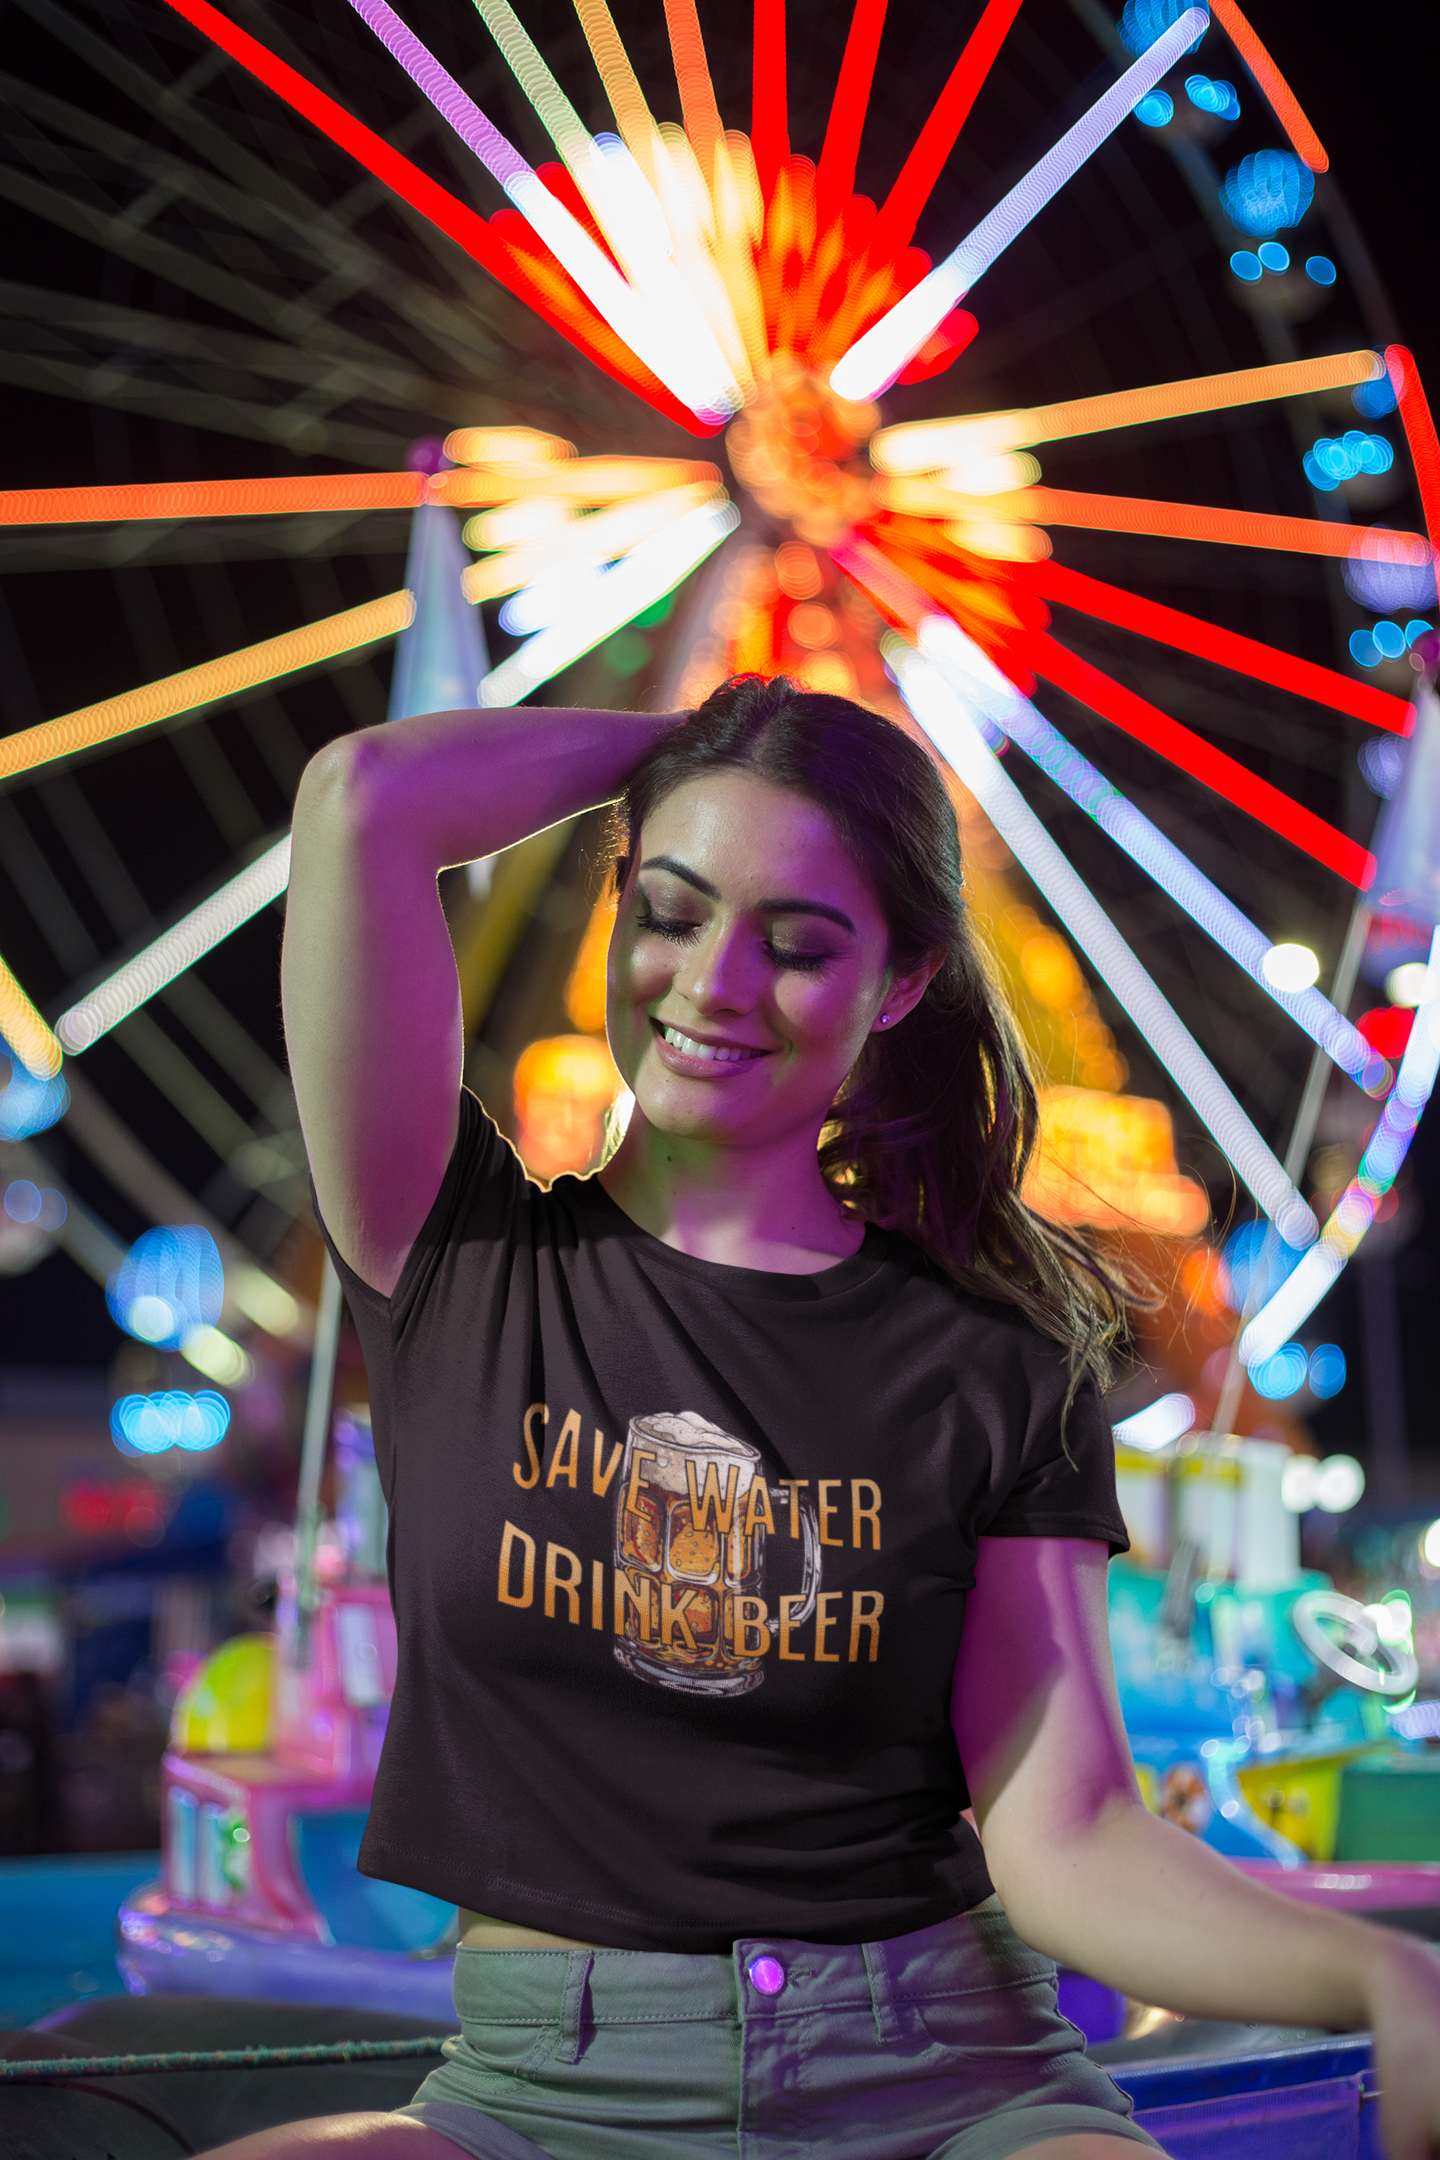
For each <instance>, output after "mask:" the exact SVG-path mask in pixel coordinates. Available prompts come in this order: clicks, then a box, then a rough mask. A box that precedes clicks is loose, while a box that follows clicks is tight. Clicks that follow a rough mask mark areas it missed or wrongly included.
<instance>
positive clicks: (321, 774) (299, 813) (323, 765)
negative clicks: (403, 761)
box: [293, 728, 387, 843]
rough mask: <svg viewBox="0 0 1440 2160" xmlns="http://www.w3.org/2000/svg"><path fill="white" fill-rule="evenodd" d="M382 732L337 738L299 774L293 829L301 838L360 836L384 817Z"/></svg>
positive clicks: (364, 730) (365, 730) (374, 730)
mask: <svg viewBox="0 0 1440 2160" xmlns="http://www.w3.org/2000/svg"><path fill="white" fill-rule="evenodd" d="M380 737H381V730H380V729H379V728H362V729H361V730H360V731H359V732H358V733H357V734H354V735H337V736H336V737H335V739H334V740H333V742H328V743H326V745H325V747H324V748H323V749H322V750H317V751H316V753H315V755H314V757H312V758H311V760H310V762H309V764H308V765H307V766H306V767H305V770H304V772H303V773H302V774H301V776H300V786H299V788H298V789H297V791H296V795H295V810H294V818H293V826H294V831H295V835H296V838H297V840H299V841H301V842H302V843H303V841H304V840H305V839H306V838H307V837H308V836H309V835H311V834H319V833H321V832H324V833H327V834H331V835H333V834H335V833H337V832H339V833H342V834H345V835H347V836H349V837H351V838H357V837H359V836H360V835H362V834H363V833H364V832H366V831H367V830H368V829H369V828H370V827H371V826H372V825H373V824H374V823H375V821H376V818H377V817H378V816H379V815H380V814H381V812H382V810H383V806H384V801H385V796H386V792H387V790H386V786H385V766H386V759H385V755H384V749H383V746H382V743H381V740H380Z"/></svg>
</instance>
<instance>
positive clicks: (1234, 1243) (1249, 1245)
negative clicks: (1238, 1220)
mask: <svg viewBox="0 0 1440 2160" xmlns="http://www.w3.org/2000/svg"><path fill="white" fill-rule="evenodd" d="M1367 1040H1368V1037H1367ZM1224 1258H1225V1267H1226V1271H1227V1276H1228V1288H1227V1293H1226V1294H1227V1296H1228V1298H1229V1301H1230V1305H1231V1308H1232V1310H1233V1311H1235V1312H1243V1310H1244V1309H1245V1306H1246V1304H1247V1302H1248V1303H1249V1305H1250V1306H1251V1307H1252V1308H1253V1307H1254V1306H1256V1305H1262V1304H1264V1303H1265V1302H1266V1301H1267V1300H1268V1299H1269V1298H1271V1297H1273V1296H1274V1294H1275V1292H1276V1291H1277V1290H1278V1289H1279V1287H1280V1285H1281V1283H1282V1282H1284V1281H1285V1279H1286V1277H1287V1276H1288V1275H1289V1274H1290V1273H1291V1271H1292V1270H1293V1269H1294V1268H1295V1267H1296V1265H1297V1264H1298V1262H1299V1259H1300V1247H1299V1246H1297V1245H1287V1244H1286V1243H1285V1240H1284V1239H1283V1238H1282V1237H1281V1236H1280V1234H1279V1232H1278V1231H1276V1230H1272V1229H1271V1227H1270V1225H1269V1224H1268V1223H1264V1222H1248V1223H1242V1224H1241V1226H1240V1228H1239V1229H1238V1230H1236V1231H1234V1232H1232V1234H1231V1235H1230V1236H1229V1237H1228V1238H1227V1239H1226V1241H1225V1245H1224Z"/></svg>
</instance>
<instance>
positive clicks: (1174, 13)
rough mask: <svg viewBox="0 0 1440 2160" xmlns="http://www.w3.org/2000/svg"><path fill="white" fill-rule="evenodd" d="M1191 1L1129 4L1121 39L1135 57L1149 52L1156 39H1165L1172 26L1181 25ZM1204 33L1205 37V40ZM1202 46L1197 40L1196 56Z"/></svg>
mask: <svg viewBox="0 0 1440 2160" xmlns="http://www.w3.org/2000/svg"><path fill="white" fill-rule="evenodd" d="M1190 4H1191V0H1125V6H1124V10H1123V12H1122V13H1121V16H1120V21H1119V24H1118V28H1119V31H1120V35H1121V37H1122V38H1123V39H1124V41H1125V43H1126V44H1127V45H1128V46H1129V48H1130V50H1131V52H1132V53H1137V54H1138V53H1143V52H1149V50H1150V47H1151V46H1152V45H1153V44H1154V43H1155V40H1156V38H1158V37H1163V36H1164V34H1165V32H1166V31H1167V30H1168V29H1169V28H1170V25H1171V24H1172V23H1177V22H1179V20H1180V17H1181V16H1182V15H1183V14H1184V13H1185V10H1186V9H1187V7H1189V6H1190ZM1204 34H1205V33H1204V32H1203V31H1202V32H1201V34H1200V35H1201V37H1203V36H1204ZM1199 43H1200V38H1196V40H1195V44H1194V45H1192V46H1191V47H1190V50H1191V52H1194V51H1195V50H1196V48H1197V47H1198V45H1199Z"/></svg>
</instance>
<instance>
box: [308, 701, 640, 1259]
mask: <svg viewBox="0 0 1440 2160" xmlns="http://www.w3.org/2000/svg"><path fill="white" fill-rule="evenodd" d="M681 717H683V716H682V715H680V714H676V713H667V714H660V715H653V714H640V713H607V712H565V711H547V710H544V709H540V710H537V711H534V712H530V711H524V710H519V709H513V710H511V709H497V710H495V711H493V712H453V713H428V714H425V715H423V716H422V717H420V718H418V719H413V720H397V721H395V722H393V723H391V724H390V725H388V726H385V727H377V728H366V729H364V730H363V731H362V732H361V733H359V734H356V735H349V736H341V737H340V738H339V739H338V740H337V741H335V742H332V743H330V744H329V745H327V747H326V748H325V749H324V750H322V751H321V752H320V754H319V756H318V757H316V758H313V759H312V760H311V762H310V764H309V766H308V767H307V768H306V771H305V774H304V777H303V779H302V780H301V783H300V792H299V795H298V797H297V799H296V804H295V819H294V856H293V861H292V865H291V875H290V893H289V899H288V902H287V906H286V916H285V955H284V965H283V989H284V1002H285V1035H286V1041H287V1044H288V1047H289V1053H290V1070H291V1074H292V1077H293V1079H294V1083H295V1094H296V1099H297V1102H298V1104H299V1108H300V1119H301V1124H302V1125H303V1127H304V1132H305V1143H306V1147H307V1149H308V1151H309V1155H310V1165H311V1169H312V1171H313V1173H314V1177H315V1187H316V1191H317V1193H318V1195H319V1200H320V1208H321V1212H322V1214H323V1216H324V1218H325V1222H326V1224H327V1226H328V1228H329V1230H330V1234H331V1236H332V1237H333V1238H334V1239H335V1242H336V1245H337V1246H338V1248H339V1250H340V1251H341V1252H342V1253H343V1254H344V1256H345V1258H346V1260H347V1261H348V1262H349V1263H350V1265H351V1266H352V1267H353V1268H354V1269H355V1270H356V1272H357V1273H358V1274H359V1275H360V1276H361V1277H362V1278H363V1279H364V1280H365V1281H366V1282H368V1283H370V1284H372V1285H373V1287H374V1288H375V1289H377V1290H382V1291H384V1292H386V1293H388V1292H389V1291H390V1290H392V1289H393V1288H394V1285H395V1283H396V1280H397V1279H398V1277H399V1274H400V1270H401V1268H402V1266H403V1265H404V1262H405V1257H406V1254H407V1253H408V1252H409V1250H410V1247H411V1245H412V1244H413V1242H414V1239H415V1236H416V1234H417V1232H418V1231H419V1229H420V1226H421V1224H422V1223H423V1222H424V1220H425V1217H426V1215H427V1214H428V1213H429V1211H430V1208H431V1206H432V1204H433V1202H434V1199H435V1195H436V1193H437V1192H438V1191H439V1189H440V1183H441V1180H442V1178H443V1177H444V1174H445V1166H446V1164H447V1162H448V1161H449V1158H450V1151H451V1149H452V1147H453V1146H454V1141H455V1129H456V1119H457V1115H458V1103H459V1095H460V1076H461V1068H462V1063H463V1057H464V1041H463V1030H462V1024H461V1014H460V991H459V984H458V981H457V978H456V973H455V959H454V954H453V952H452V950H451V946H450V935H449V931H448V929H447V928H446V923H445V916H444V913H443V910H442V909H441V906H440V899H439V893H438V890H437V886H436V877H437V874H438V873H439V871H441V870H442V869H444V868H446V867H447V866H448V865H451V864H456V863H464V862H471V861H473V860H475V858H476V857H478V856H482V855H491V854H494V853H495V852H496V851H497V850H498V849H500V848H505V847H509V846H510V845H511V844H512V843H513V842H515V841H517V840H521V839H523V838H524V837H525V836H526V835H527V834H529V833H532V832H537V831H539V830H541V829H542V828H543V827H544V826H547V825H551V824H554V823H555V821H556V820H557V819H559V818H564V817H570V816H573V815H574V814H575V813H576V812H577V811H581V810H587V809H590V808H591V807H593V806H594V805H596V804H598V803H603V802H606V801H609V800H610V799H612V798H613V797H614V796H615V795H616V794H618V793H619V791H620V789H621V787H622V786H623V784H624V781H625V779H626V776H627V775H628V774H629V772H630V771H631V770H632V768H633V767H634V766H635V765H636V764H637V763H638V761H639V760H640V758H641V757H643V756H644V754H645V752H646V751H647V750H648V749H650V747H651V746H652V744H654V743H655V742H656V741H658V740H659V738H660V736H661V735H663V734H664V733H665V732H666V730H667V729H668V728H670V727H673V726H674V725H675V724H676V722H677V720H679V719H680V718H681Z"/></svg>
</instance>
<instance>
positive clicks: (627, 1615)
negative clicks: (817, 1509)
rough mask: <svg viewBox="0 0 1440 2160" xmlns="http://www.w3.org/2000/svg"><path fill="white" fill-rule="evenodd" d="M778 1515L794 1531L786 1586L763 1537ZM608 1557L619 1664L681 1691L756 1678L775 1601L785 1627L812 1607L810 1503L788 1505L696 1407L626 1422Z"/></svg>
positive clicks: (815, 1550)
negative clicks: (795, 1524) (789, 1587)
mask: <svg viewBox="0 0 1440 2160" xmlns="http://www.w3.org/2000/svg"><path fill="white" fill-rule="evenodd" d="M787 1515H790V1519H791V1520H795V1519H797V1518H798V1521H799V1525H800V1532H801V1534H800V1539H799V1551H798V1553H797V1554H796V1555H795V1556H794V1562H795V1566H794V1574H793V1576H792V1581H794V1580H795V1578H796V1577H798V1582H796V1585H795V1588H794V1589H793V1591H792V1592H791V1594H789V1595H788V1596H787V1595H783V1594H782V1592H781V1590H780V1588H779V1586H778V1584H777V1582H776V1580H775V1578H776V1577H777V1575H779V1574H780V1573H781V1571H782V1570H784V1568H785V1565H786V1560H787V1558H788V1557H789V1556H788V1555H786V1554H785V1553H784V1551H783V1544H782V1545H780V1546H779V1548H778V1549H777V1543H776V1541H775V1540H773V1539H768V1540H767V1536H766V1518H767V1516H768V1517H769V1519H770V1521H771V1522H772V1523H775V1524H779V1523H781V1522H782V1521H784V1520H785V1518H786V1516H787ZM785 1542H788V1540H787V1541H785ZM767 1548H768V1549H767ZM615 1567H616V1570H617V1575H616V1594H617V1601H618V1605H619V1607H620V1609H621V1610H622V1611H623V1615H624V1618H623V1626H622V1627H621V1628H620V1630H619V1640H618V1642H617V1643H616V1645H615V1655H616V1657H617V1658H618V1659H619V1661H620V1663H621V1664H622V1665H623V1666H624V1667H625V1669H626V1670H627V1672H631V1673H633V1674H634V1675H635V1677H636V1679H637V1680H648V1681H650V1682H652V1683H653V1684H654V1685H656V1686H658V1687H668V1688H679V1689H682V1690H684V1691H685V1692H686V1693H687V1694H702V1695H743V1694H745V1693H746V1692H747V1690H748V1689H750V1688H756V1687H759V1686H760V1684H761V1682H762V1681H763V1680H764V1678H765V1670H764V1659H765V1653H766V1651H767V1650H768V1649H769V1647H770V1645H771V1643H772V1642H773V1640H774V1637H775V1632H776V1629H777V1627H778V1625H779V1622H780V1619H781V1617H782V1608H783V1617H784V1619H785V1621H786V1624H787V1625H788V1626H789V1627H791V1628H797V1627H800V1626H802V1625H803V1624H804V1622H805V1621H807V1620H809V1619H810V1618H811V1617H812V1616H813V1614H814V1611H815V1595H816V1592H817V1590H818V1589H819V1585H820V1547H819V1538H818V1535H817V1531H816V1524H815V1517H814V1512H813V1510H812V1509H811V1508H810V1507H809V1506H808V1504H807V1503H806V1502H805V1500H804V1498H803V1496H802V1498H801V1504H800V1507H799V1508H798V1510H796V1511H794V1513H793V1514H792V1513H791V1511H790V1504H789V1500H788V1498H787V1497H786V1495H785V1494H784V1493H782V1492H775V1493H774V1494H772V1493H771V1491H770V1489H769V1486H768V1485H767V1483H766V1480H765V1474H764V1467H763V1465H762V1463H761V1459H760V1451H759V1449H758V1448H754V1447H752V1446H751V1445H750V1443H749V1441H748V1440H738V1439H736V1437H735V1436H734V1434H733V1433H727V1432H722V1431H721V1429H720V1427H719V1426H718V1425H712V1424H711V1423H710V1422H709V1420H708V1419H706V1418H703V1417H701V1416H699V1414H698V1413H697V1412H696V1411H694V1410H682V1411H678V1412H673V1413H672V1412H667V1411H657V1412H655V1413H654V1414H652V1415H651V1416H649V1417H637V1418H632V1419H631V1420H630V1430H629V1433H628V1435H627V1437H626V1442H625V1460H624V1463H623V1464H622V1466H621V1472H620V1481H619V1488H618V1492H617V1497H616V1515H615Z"/></svg>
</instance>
